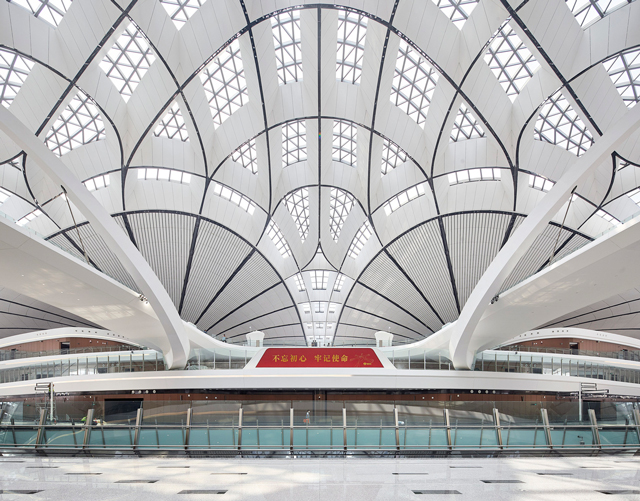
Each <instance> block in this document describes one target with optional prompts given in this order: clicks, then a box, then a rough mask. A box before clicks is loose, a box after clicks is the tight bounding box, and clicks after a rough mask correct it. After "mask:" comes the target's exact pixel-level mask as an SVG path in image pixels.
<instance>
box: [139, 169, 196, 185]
mask: <svg viewBox="0 0 640 501" xmlns="http://www.w3.org/2000/svg"><path fill="white" fill-rule="evenodd" d="M136 170H137V171H138V179H144V180H146V181H171V182H173V183H180V184H189V183H190V182H191V174H189V173H188V172H184V171H181V170H175V169H167V168H165V167H140V168H138V169H136Z"/></svg>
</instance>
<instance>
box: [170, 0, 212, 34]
mask: <svg viewBox="0 0 640 501" xmlns="http://www.w3.org/2000/svg"><path fill="white" fill-rule="evenodd" d="M206 1H207V0H160V3H161V4H162V6H163V7H164V10H166V11H167V14H169V17H170V18H171V19H172V20H173V24H175V25H176V28H178V29H180V28H182V27H183V26H184V24H185V23H186V22H187V21H188V20H189V18H190V17H191V16H193V15H194V14H195V13H196V12H197V11H198V9H199V8H200V7H202V4H204V3H205V2H206Z"/></svg>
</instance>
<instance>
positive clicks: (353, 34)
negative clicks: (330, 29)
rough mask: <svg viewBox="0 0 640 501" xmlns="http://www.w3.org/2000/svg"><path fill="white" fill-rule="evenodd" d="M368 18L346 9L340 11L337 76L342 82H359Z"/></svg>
mask: <svg viewBox="0 0 640 501" xmlns="http://www.w3.org/2000/svg"><path fill="white" fill-rule="evenodd" d="M366 36H367V18H366V17H365V16H363V15H360V14H356V13H355V12H350V11H346V10H339V11H338V56H337V61H336V77H337V79H338V81H340V82H347V83H351V84H359V83H360V76H361V75H362V59H363V57H364V42H365V39H366Z"/></svg>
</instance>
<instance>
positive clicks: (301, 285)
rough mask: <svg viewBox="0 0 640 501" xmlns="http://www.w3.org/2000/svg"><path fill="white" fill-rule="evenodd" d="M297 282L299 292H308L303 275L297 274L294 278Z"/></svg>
mask: <svg viewBox="0 0 640 501" xmlns="http://www.w3.org/2000/svg"><path fill="white" fill-rule="evenodd" d="M293 278H294V280H295V282H296V287H297V288H298V292H304V291H306V290H307V288H306V287H305V286H304V280H303V278H302V273H296V274H295V275H294V276H293Z"/></svg>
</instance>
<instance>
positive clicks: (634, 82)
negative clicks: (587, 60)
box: [602, 49, 640, 108]
mask: <svg viewBox="0 0 640 501" xmlns="http://www.w3.org/2000/svg"><path fill="white" fill-rule="evenodd" d="M602 64H604V69H605V70H607V73H609V76H610V77H611V81H612V82H613V84H614V85H615V86H616V89H618V92H619V93H620V96H622V100H623V101H624V104H626V105H627V108H633V106H634V105H635V104H636V103H637V102H638V101H639V100H640V49H635V50H631V51H628V52H625V53H623V54H620V55H618V56H615V57H612V58H610V59H607V60H606V61H605V62H604V63H602Z"/></svg>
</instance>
